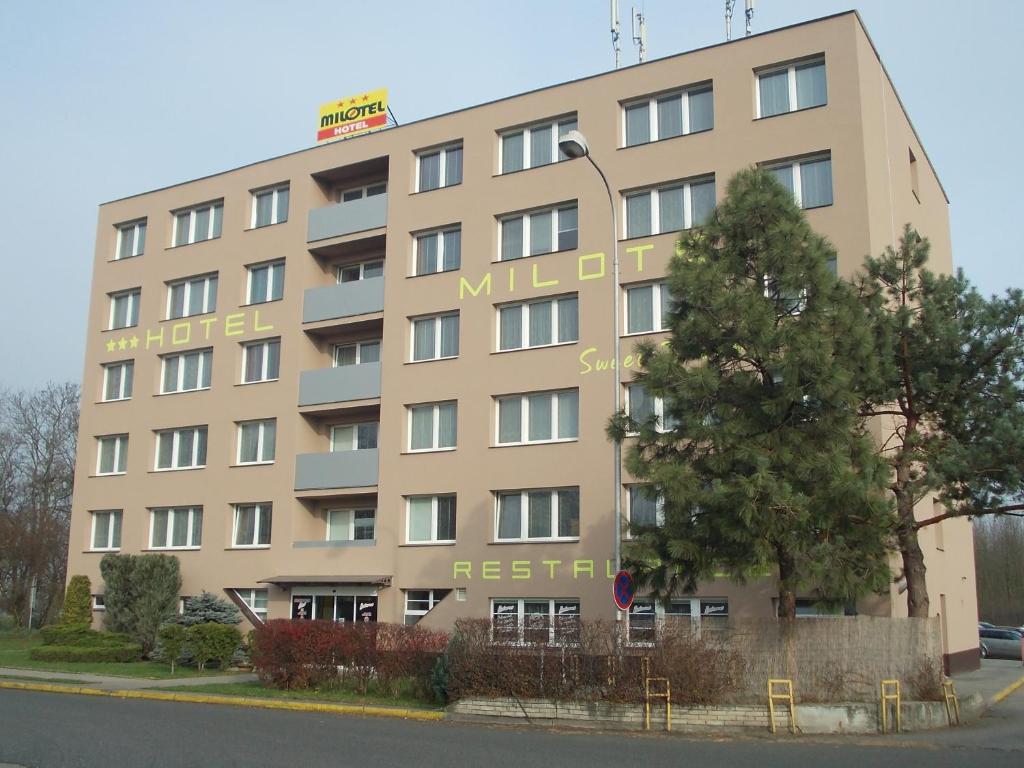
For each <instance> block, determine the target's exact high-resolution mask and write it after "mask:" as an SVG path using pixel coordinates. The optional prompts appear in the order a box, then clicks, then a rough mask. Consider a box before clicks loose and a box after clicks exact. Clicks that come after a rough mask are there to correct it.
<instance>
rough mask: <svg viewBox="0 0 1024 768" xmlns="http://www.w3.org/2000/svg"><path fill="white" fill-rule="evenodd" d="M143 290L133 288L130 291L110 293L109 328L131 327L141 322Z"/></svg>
mask: <svg viewBox="0 0 1024 768" xmlns="http://www.w3.org/2000/svg"><path fill="white" fill-rule="evenodd" d="M141 296H142V291H141V290H140V289H138V288H133V289H132V290H130V291H118V292H117V293H111V294H110V324H109V325H108V326H107V327H108V329H109V330H112V331H113V330H116V329H118V328H131V327H133V326H136V325H138V324H139V299H140V297H141Z"/></svg>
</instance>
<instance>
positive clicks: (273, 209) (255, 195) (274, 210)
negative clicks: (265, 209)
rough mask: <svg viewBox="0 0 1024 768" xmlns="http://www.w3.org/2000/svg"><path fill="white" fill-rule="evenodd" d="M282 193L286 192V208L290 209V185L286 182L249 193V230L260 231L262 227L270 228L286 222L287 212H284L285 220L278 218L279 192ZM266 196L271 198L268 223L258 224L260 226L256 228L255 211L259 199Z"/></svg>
mask: <svg viewBox="0 0 1024 768" xmlns="http://www.w3.org/2000/svg"><path fill="white" fill-rule="evenodd" d="M282 191H283V192H288V198H289V205H288V207H290V205H291V187H290V183H289V182H287V181H286V182H284V183H283V184H274V185H273V186H270V187H263V188H261V189H254V190H252V192H251V194H252V217H251V220H250V223H249V228H250V229H262V228H263V227H270V226H273V225H274V224H284V223H285V222H286V221H288V212H287V211H285V218H283V219H282V218H280V216H281V211H280V210H279V206H280V200H281V192H282ZM267 194H269V195H271V198H270V221H268V222H267V223H266V224H260V225H258V226H257V224H256V211H257V208H258V207H259V206H258V202H259V198H260V197H261V196H263V195H267Z"/></svg>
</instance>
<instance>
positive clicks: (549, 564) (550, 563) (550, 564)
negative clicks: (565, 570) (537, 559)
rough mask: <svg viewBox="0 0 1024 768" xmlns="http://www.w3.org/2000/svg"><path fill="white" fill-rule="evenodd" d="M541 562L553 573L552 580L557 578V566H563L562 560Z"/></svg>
mask: <svg viewBox="0 0 1024 768" xmlns="http://www.w3.org/2000/svg"><path fill="white" fill-rule="evenodd" d="M541 562H542V563H543V564H544V565H546V566H547V567H548V569H549V571H550V573H551V578H552V579H553V578H555V566H556V565H561V564H562V561H561V560H541Z"/></svg>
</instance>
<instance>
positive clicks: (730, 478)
mask: <svg viewBox="0 0 1024 768" xmlns="http://www.w3.org/2000/svg"><path fill="white" fill-rule="evenodd" d="M834 259H835V252H834V250H833V249H832V247H831V245H830V244H829V243H828V242H827V241H826V240H824V239H823V238H822V237H820V236H818V235H816V234H815V233H814V232H813V231H812V230H811V228H810V226H809V225H808V224H807V222H806V220H805V219H804V216H803V213H802V212H801V211H800V210H799V209H798V208H797V206H796V205H795V204H794V202H793V198H792V195H791V194H790V193H788V192H787V191H786V190H784V189H783V188H782V186H781V185H779V184H778V183H777V182H776V181H775V180H774V179H773V178H772V177H771V176H770V175H769V174H768V173H766V172H764V171H761V170H749V171H743V172H741V173H739V174H737V176H736V177H734V178H733V179H732V180H731V181H730V182H729V186H728V190H727V196H726V199H725V200H724V201H723V202H722V204H721V205H720V206H719V208H718V210H717V212H716V214H715V216H714V217H713V219H712V221H711V222H710V223H708V224H707V225H706V226H705V227H704V228H703V229H701V230H690V231H687V232H684V233H683V235H682V236H681V239H680V241H679V244H678V250H677V255H676V257H675V258H674V259H673V260H672V262H671V264H670V268H669V278H668V286H669V289H670V291H671V295H672V297H673V299H674V301H673V302H672V306H671V310H670V314H669V317H668V320H669V323H670V327H671V336H670V339H669V341H668V342H667V344H665V345H663V346H660V347H657V348H655V347H654V346H652V345H651V344H649V343H648V344H643V345H641V347H640V349H639V354H640V355H641V357H642V359H643V370H642V372H641V373H640V375H639V377H638V379H639V381H640V382H641V383H642V384H643V386H644V387H645V388H646V391H647V393H648V395H650V396H657V397H661V398H663V399H664V402H665V405H664V413H665V416H666V419H665V423H663V424H658V423H657V422H656V417H654V416H648V417H647V418H646V419H644V420H642V421H639V422H638V421H637V419H634V418H630V417H628V416H626V415H625V414H620V415H619V416H618V417H616V418H613V420H612V423H611V424H610V426H609V434H610V435H611V436H612V437H618V438H620V439H621V438H624V437H625V436H626V435H628V434H632V433H634V432H636V433H639V436H638V438H637V439H636V441H635V442H634V443H632V444H631V445H630V447H629V449H628V451H627V457H626V466H627V468H628V470H629V471H630V472H631V473H632V474H633V475H634V476H635V477H636V478H637V479H639V480H641V481H645V482H647V483H649V484H650V489H651V492H652V493H656V494H658V495H659V496H661V498H662V499H663V504H664V521H663V524H661V525H657V526H652V527H647V528H642V527H638V526H633V527H632V533H633V537H634V538H633V540H632V541H631V542H630V543H629V545H628V546H627V548H626V561H625V562H626V566H627V567H628V568H630V569H631V570H632V571H633V573H634V575H635V576H636V577H637V578H638V580H639V581H640V583H642V584H645V585H646V586H647V587H649V588H650V589H651V590H652V591H653V592H654V593H655V594H657V595H659V596H660V597H661V598H662V599H667V598H668V596H669V595H670V594H672V593H673V592H679V591H691V590H693V589H695V588H696V586H697V583H698V582H699V581H701V580H704V579H708V578H711V577H713V576H714V575H715V574H716V573H718V572H719V571H723V570H724V571H725V572H727V573H728V574H729V575H731V576H732V577H733V578H736V579H741V580H742V579H745V578H748V577H756V576H762V575H764V574H765V573H766V572H770V573H774V574H776V575H777V576H778V589H779V613H780V615H782V616H785V617H787V618H792V617H793V616H795V612H796V593H797V591H798V590H799V591H804V592H807V593H810V594H814V595H815V596H817V597H819V598H821V599H827V600H834V601H841V602H847V601H850V600H854V599H856V598H858V597H860V596H862V595H864V594H865V593H867V592H868V591H871V590H875V589H884V588H885V586H886V584H887V582H888V580H889V577H890V574H889V570H888V562H887V545H888V543H889V541H890V534H891V521H892V513H891V504H890V501H889V499H888V496H887V494H886V492H885V488H886V484H887V474H886V466H885V464H884V463H883V462H882V460H881V459H880V458H879V457H878V456H877V454H876V451H875V450H874V445H873V443H872V441H871V438H870V436H869V435H868V434H867V433H866V431H865V430H864V429H862V428H861V427H860V422H859V421H858V412H857V407H858V405H859V403H860V398H859V394H860V393H859V389H858V386H859V383H860V382H863V381H864V380H867V379H872V378H873V377H875V376H876V375H877V361H876V359H875V357H874V345H873V343H872V336H871V333H870V328H869V326H868V325H867V324H866V322H865V320H866V318H865V314H864V312H863V311H862V309H861V307H860V305H859V304H858V301H857V296H856V294H855V293H854V292H853V291H852V290H851V289H850V287H849V286H848V285H846V284H844V283H842V282H840V281H838V280H837V279H836V278H835V277H834V275H833V272H832V270H831V269H830V261H833V260H834Z"/></svg>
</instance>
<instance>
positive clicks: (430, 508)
mask: <svg viewBox="0 0 1024 768" xmlns="http://www.w3.org/2000/svg"><path fill="white" fill-rule="evenodd" d="M406 501H407V506H408V514H407V520H406V528H405V540H406V541H407V542H408V543H409V544H454V543H455V496H454V495H452V496H410V497H409V498H408V499H407V500H406Z"/></svg>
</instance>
